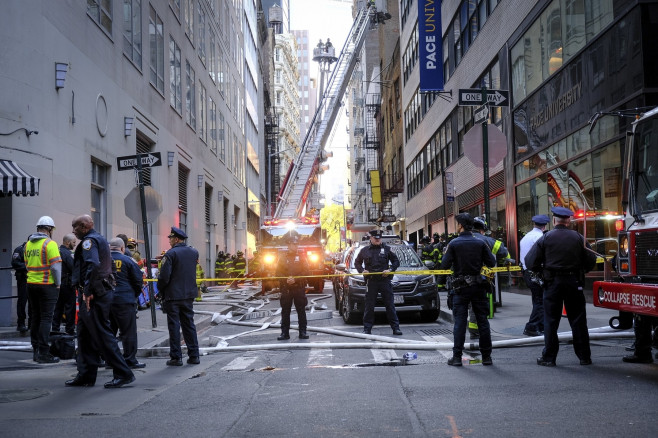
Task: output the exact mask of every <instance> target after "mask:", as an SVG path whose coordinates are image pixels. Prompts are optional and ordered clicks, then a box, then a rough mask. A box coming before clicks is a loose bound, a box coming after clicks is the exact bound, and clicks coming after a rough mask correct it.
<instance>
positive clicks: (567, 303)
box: [524, 207, 596, 367]
mask: <svg viewBox="0 0 658 438" xmlns="http://www.w3.org/2000/svg"><path fill="white" fill-rule="evenodd" d="M551 212H552V213H553V225H554V226H555V227H554V229H553V230H551V231H549V232H548V233H546V234H544V235H543V236H541V237H540V238H539V240H537V242H535V244H534V245H533V246H532V248H531V249H530V252H528V255H526V256H525V260H524V264H525V266H526V268H527V269H530V270H531V271H534V272H543V274H544V283H545V286H544V287H545V288H544V350H543V351H542V355H541V357H539V358H537V365H541V366H545V367H554V366H555V358H556V357H557V352H558V348H559V346H560V341H559V340H558V336H557V330H558V327H559V326H560V320H561V318H562V307H563V306H564V308H565V309H566V310H567V319H568V320H569V325H570V326H571V331H572V333H573V349H574V352H575V353H576V356H578V358H579V359H580V364H581V365H590V364H591V363H592V358H591V355H592V354H591V350H590V346H589V333H588V331H587V313H586V310H585V295H584V294H583V282H584V280H585V273H586V272H589V271H591V270H592V269H593V268H594V266H595V265H596V255H595V254H594V252H592V251H591V247H590V246H589V243H587V242H585V238H584V237H583V236H582V235H581V234H580V233H578V232H577V231H575V230H571V229H569V225H570V224H571V216H573V211H571V210H569V209H568V208H566V207H553V208H552V209H551ZM588 249H589V251H588Z"/></svg>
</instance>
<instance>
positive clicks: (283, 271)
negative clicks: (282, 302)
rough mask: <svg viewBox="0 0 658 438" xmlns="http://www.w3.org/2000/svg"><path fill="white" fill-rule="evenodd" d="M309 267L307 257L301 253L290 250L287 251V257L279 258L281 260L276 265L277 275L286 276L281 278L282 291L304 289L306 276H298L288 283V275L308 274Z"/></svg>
mask: <svg viewBox="0 0 658 438" xmlns="http://www.w3.org/2000/svg"><path fill="white" fill-rule="evenodd" d="M309 271H310V269H309V267H308V262H307V261H306V258H304V257H302V256H301V255H300V254H299V253H297V254H292V253H290V252H288V253H286V256H285V257H281V258H279V262H278V263H277V265H276V274H275V275H276V276H277V277H286V278H280V279H279V288H280V290H282V291H290V292H296V291H299V290H304V287H305V284H306V279H305V278H296V279H295V282H294V283H293V284H288V282H287V277H297V276H300V275H308V274H309Z"/></svg>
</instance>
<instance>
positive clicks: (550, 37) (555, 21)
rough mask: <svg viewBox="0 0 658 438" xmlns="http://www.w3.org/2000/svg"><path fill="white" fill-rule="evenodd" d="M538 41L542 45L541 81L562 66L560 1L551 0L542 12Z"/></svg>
mask: <svg viewBox="0 0 658 438" xmlns="http://www.w3.org/2000/svg"><path fill="white" fill-rule="evenodd" d="M539 23H540V33H539V41H540V43H541V45H542V53H543V54H544V58H543V59H542V78H541V79H542V81H543V80H544V79H547V78H548V77H549V76H550V75H552V74H553V73H555V72H556V71H557V70H558V69H559V68H560V67H562V20H561V17H560V2H558V1H553V2H552V3H551V4H550V5H549V6H548V7H547V8H546V10H545V11H544V12H543V13H542V15H541V17H540V19H539Z"/></svg>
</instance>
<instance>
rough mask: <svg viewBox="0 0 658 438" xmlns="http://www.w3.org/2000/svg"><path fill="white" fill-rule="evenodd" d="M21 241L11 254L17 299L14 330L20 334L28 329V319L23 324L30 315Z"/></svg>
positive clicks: (23, 247)
mask: <svg viewBox="0 0 658 438" xmlns="http://www.w3.org/2000/svg"><path fill="white" fill-rule="evenodd" d="M26 243H27V242H23V243H21V244H20V245H18V246H17V247H16V248H15V249H14V252H13V253H12V255H11V267H12V268H14V275H15V276H16V292H17V295H18V300H17V301H16V317H17V321H16V322H17V324H16V331H19V332H21V334H23V333H25V332H27V331H28V330H29V329H30V320H29V319H28V323H27V326H26V325H25V318H26V317H29V316H30V302H29V301H28V299H27V268H26V267H25V254H24V253H25V244H26ZM26 304H27V314H26V313H25V305H26Z"/></svg>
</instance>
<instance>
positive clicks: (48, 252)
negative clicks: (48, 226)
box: [25, 237, 62, 284]
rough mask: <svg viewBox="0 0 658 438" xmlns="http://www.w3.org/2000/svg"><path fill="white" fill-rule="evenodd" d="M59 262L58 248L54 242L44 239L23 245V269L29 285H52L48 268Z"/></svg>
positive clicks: (52, 281)
mask: <svg viewBox="0 0 658 438" xmlns="http://www.w3.org/2000/svg"><path fill="white" fill-rule="evenodd" d="M61 262H62V257H61V256H60V254H59V247H58V246H57V242H55V241H54V240H51V239H48V238H47V237H44V238H43V239H40V240H37V241H34V242H33V241H31V240H28V241H27V243H26V244H25V267H26V268H27V282H28V283H29V284H54V283H55V279H54V278H53V276H52V275H50V267H51V266H52V265H54V264H55V263H61Z"/></svg>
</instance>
